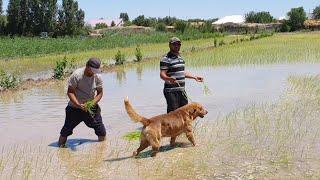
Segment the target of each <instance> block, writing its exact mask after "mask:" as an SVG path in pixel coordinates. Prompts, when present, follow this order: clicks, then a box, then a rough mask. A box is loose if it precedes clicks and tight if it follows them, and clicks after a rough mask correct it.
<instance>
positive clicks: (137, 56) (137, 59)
mask: <svg viewBox="0 0 320 180" xmlns="http://www.w3.org/2000/svg"><path fill="white" fill-rule="evenodd" d="M135 56H136V60H135V61H136V62H140V61H141V60H142V52H141V49H140V47H139V46H137V47H136V53H135Z"/></svg>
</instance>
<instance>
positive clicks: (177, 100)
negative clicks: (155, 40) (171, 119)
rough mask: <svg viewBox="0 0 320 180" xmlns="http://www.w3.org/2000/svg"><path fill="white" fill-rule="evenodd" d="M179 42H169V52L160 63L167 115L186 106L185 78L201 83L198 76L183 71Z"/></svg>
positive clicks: (174, 38) (176, 39) (172, 39)
mask: <svg viewBox="0 0 320 180" xmlns="http://www.w3.org/2000/svg"><path fill="white" fill-rule="evenodd" d="M180 47H181V41H180V39H179V38H177V37H173V38H171V39H170V40H169V48H170V52H168V53H167V55H166V56H164V57H163V58H162V60H161V61H160V77H161V79H163V80H164V81H165V83H164V89H163V93H164V96H165V98H166V101H167V113H169V112H170V111H174V110H176V109H178V108H179V107H182V106H184V105H186V104H188V98H187V95H186V92H185V78H190V79H194V80H196V81H197V82H203V78H202V77H200V76H194V75H192V74H191V73H189V72H186V71H185V70H184V64H185V63H184V60H183V59H182V57H181V56H180V53H179V51H180Z"/></svg>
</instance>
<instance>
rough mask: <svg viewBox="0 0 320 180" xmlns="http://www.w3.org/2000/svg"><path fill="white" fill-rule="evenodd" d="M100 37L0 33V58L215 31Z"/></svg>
mask: <svg viewBox="0 0 320 180" xmlns="http://www.w3.org/2000/svg"><path fill="white" fill-rule="evenodd" d="M106 33H107V34H106V35H105V36H104V37H103V38H89V37H85V38H81V37H64V38H48V39H40V38H30V37H15V38H8V37H1V38H0V44H1V48H0V59H7V58H15V57H25V56H37V55H48V54H64V53H66V52H68V53H73V52H84V51H90V50H99V49H110V48H118V47H128V46H134V47H135V46H136V45H138V44H152V43H165V42H167V41H168V39H169V38H170V37H173V36H179V37H181V39H182V40H192V39H202V38H211V37H215V36H217V35H219V34H217V33H202V32H200V31H198V30H192V31H189V30H188V31H185V32H184V33H183V34H180V33H171V32H166V33H164V32H156V31H143V32H136V31H134V30H132V29H129V30H128V29H114V30H107V31H106Z"/></svg>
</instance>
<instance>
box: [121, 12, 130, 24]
mask: <svg viewBox="0 0 320 180" xmlns="http://www.w3.org/2000/svg"><path fill="white" fill-rule="evenodd" d="M120 18H121V19H122V20H123V22H127V21H129V16H128V13H120Z"/></svg>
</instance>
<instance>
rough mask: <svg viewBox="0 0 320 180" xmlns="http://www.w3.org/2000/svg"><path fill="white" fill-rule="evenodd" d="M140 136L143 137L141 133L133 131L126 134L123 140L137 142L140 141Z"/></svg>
mask: <svg viewBox="0 0 320 180" xmlns="http://www.w3.org/2000/svg"><path fill="white" fill-rule="evenodd" d="M140 136H141V132H140V131H133V132H129V133H127V134H125V135H124V136H123V138H124V139H125V140H127V141H136V140H139V139H140Z"/></svg>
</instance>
